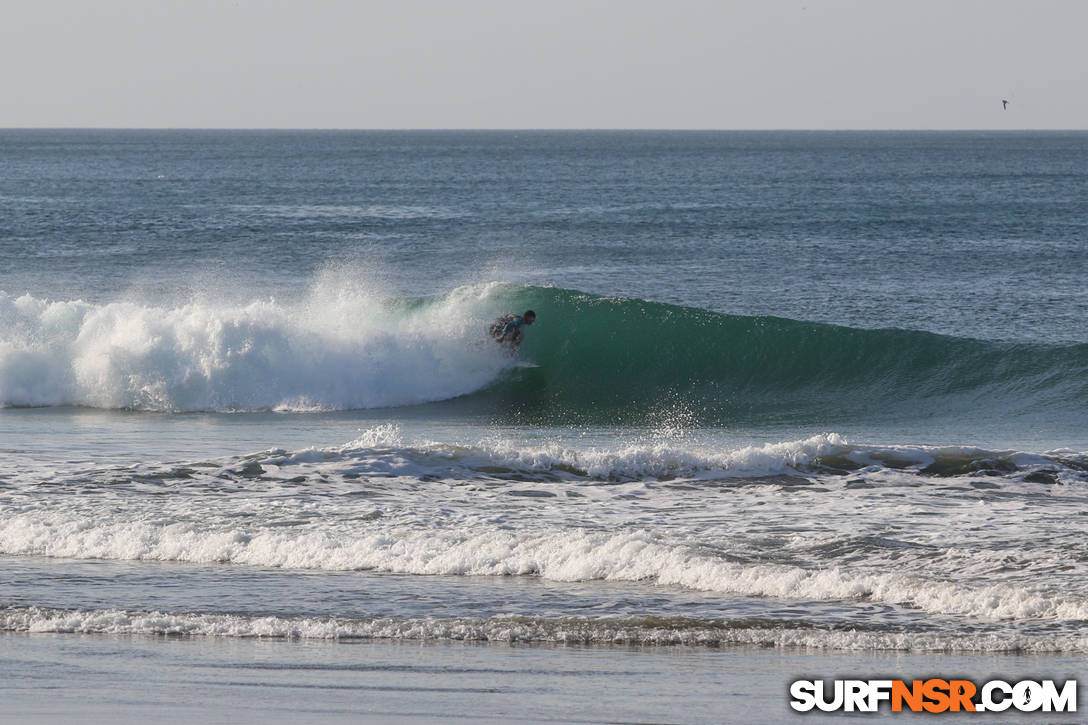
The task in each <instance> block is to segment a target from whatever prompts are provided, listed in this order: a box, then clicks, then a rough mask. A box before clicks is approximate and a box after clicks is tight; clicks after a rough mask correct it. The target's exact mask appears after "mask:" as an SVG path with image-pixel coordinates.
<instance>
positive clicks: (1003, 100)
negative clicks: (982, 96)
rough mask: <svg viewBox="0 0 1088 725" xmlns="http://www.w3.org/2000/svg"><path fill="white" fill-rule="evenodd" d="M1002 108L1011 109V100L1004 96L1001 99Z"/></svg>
mask: <svg viewBox="0 0 1088 725" xmlns="http://www.w3.org/2000/svg"><path fill="white" fill-rule="evenodd" d="M1001 108H1002V109H1004V110H1006V111H1007V110H1009V102H1008V101H1007V100H1006V99H1004V98H1002V99H1001Z"/></svg>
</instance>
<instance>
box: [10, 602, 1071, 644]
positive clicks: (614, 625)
mask: <svg viewBox="0 0 1088 725" xmlns="http://www.w3.org/2000/svg"><path fill="white" fill-rule="evenodd" d="M0 631H7V632H26V633H38V632H42V633H44V632H50V633H66V634H108V635H126V636H130V635H144V636H172V637H232V638H258V639H287V640H298V639H303V640H305V639H318V640H354V639H364V640H370V639H384V640H409V641H459V642H492V643H504V644H513V643H519V642H527V643H547V644H557V645H590V646H594V645H606V646H607V645H622V646H653V647H657V646H677V645H680V646H688V647H723V646H731V645H754V646H759V647H775V648H780V649H786V648H807V649H830V650H849V651H897V652H965V653H968V652H984V653H1016V654H1029V653H1030V654H1042V653H1058V652H1065V653H1083V652H1086V651H1088V637H1084V636H1081V635H1060V634H1057V635H1023V634H1009V633H987V634H942V633H934V632H912V631H889V630H868V631H867V630H864V629H862V630H860V631H859V630H858V629H856V628H851V629H849V630H847V629H842V628H831V627H825V628H818V627H799V626H796V625H794V624H791V623H786V622H773V621H767V620H753V619H745V620H700V619H685V618H682V617H670V618H654V617H643V618H626V619H621V618H610V619H591V618H580V617H566V618H555V619H550V618H544V617H522V616H518V617H514V616H510V617H503V616H500V617H489V618H466V617H457V618H426V619H421V618H391V617H381V618H379V617H374V618H369V617H356V618H348V617H275V616H262V617H255V616H240V615H232V614H208V613H169V612H158V611H126V610H117V609H104V610H66V609H50V608H43V607H7V608H0Z"/></svg>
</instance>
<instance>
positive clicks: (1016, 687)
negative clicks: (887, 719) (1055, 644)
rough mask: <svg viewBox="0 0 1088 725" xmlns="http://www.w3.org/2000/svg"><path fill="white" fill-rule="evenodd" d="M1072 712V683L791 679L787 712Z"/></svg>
mask: <svg viewBox="0 0 1088 725" xmlns="http://www.w3.org/2000/svg"><path fill="white" fill-rule="evenodd" d="M884 703H888V704H889V705H890V706H891V711H892V712H903V711H908V712H1004V711H1005V710H1009V709H1012V710H1018V711H1020V712H1076V711H1077V681H1076V680H1066V681H1065V682H1063V683H1062V684H1061V686H1059V685H1058V684H1057V683H1056V682H1055V681H1054V680H1020V681H1019V682H1005V681H1004V680H990V681H988V682H984V683H982V684H981V685H979V684H975V683H974V682H971V681H970V680H943V679H939V678H930V679H928V680H911V681H910V682H907V681H905V680H833V681H830V682H825V681H824V680H795V681H794V682H792V683H790V707H792V708H793V709H794V710H796V711H798V712H809V711H810V710H813V709H816V710H822V711H823V712H835V711H843V712H877V711H878V710H879V709H880V706H881V705H882V704H884Z"/></svg>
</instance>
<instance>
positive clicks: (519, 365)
mask: <svg viewBox="0 0 1088 725" xmlns="http://www.w3.org/2000/svg"><path fill="white" fill-rule="evenodd" d="M514 367H516V368H538V367H540V366H539V365H537V364H536V363H535V362H529V361H528V360H518V361H517V362H516V363H514Z"/></svg>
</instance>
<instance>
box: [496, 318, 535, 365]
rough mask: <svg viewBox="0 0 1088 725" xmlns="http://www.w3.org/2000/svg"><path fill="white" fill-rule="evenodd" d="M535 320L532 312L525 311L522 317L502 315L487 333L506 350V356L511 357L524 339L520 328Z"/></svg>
mask: <svg viewBox="0 0 1088 725" xmlns="http://www.w3.org/2000/svg"><path fill="white" fill-rule="evenodd" d="M535 320H536V313H535V312H533V311H532V310H525V314H523V315H514V314H509V315H503V316H502V317H500V318H499V319H497V320H495V321H494V322H492V323H491V327H489V328H488V333H490V335H491V338H492V339H493V340H494V341H495V342H497V343H499V344H500V345H502V346H503V347H505V348H506V354H507V355H513V354H514V353H516V352H517V351H518V345H520V344H521V341H522V339H523V338H524V337H525V335H524V333H523V332H522V330H521V328H523V327H525V326H526V325H531V324H533V321H535Z"/></svg>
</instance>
